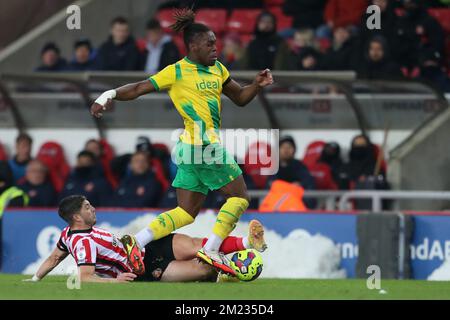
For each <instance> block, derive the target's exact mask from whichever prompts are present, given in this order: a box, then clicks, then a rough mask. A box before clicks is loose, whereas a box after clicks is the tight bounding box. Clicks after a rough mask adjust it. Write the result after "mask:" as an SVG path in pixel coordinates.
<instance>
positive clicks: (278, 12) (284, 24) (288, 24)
mask: <svg viewBox="0 0 450 320" xmlns="http://www.w3.org/2000/svg"><path fill="white" fill-rule="evenodd" d="M269 11H270V12H271V13H272V14H273V15H274V16H275V17H276V18H277V31H282V30H286V29H290V28H292V21H293V20H294V19H293V18H292V17H290V16H287V15H285V14H284V13H283V10H282V9H281V7H272V8H269Z"/></svg>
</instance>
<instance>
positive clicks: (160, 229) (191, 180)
mask: <svg viewBox="0 0 450 320" xmlns="http://www.w3.org/2000/svg"><path fill="white" fill-rule="evenodd" d="M194 17H195V14H194V12H193V11H192V10H190V9H181V10H179V11H176V12H175V14H174V18H175V21H176V22H175V23H174V24H173V25H172V29H173V30H174V31H176V32H183V39H184V44H185V45H186V48H187V52H188V53H187V56H186V57H185V58H183V59H181V60H180V61H178V62H176V63H175V64H172V65H169V66H167V67H166V68H165V69H163V70H161V71H160V72H159V73H157V74H155V75H153V76H151V77H149V78H148V79H146V80H144V81H141V82H137V83H131V84H127V85H124V86H122V87H120V88H117V89H115V90H109V91H106V92H104V93H103V94H102V95H101V96H100V97H99V98H98V99H97V100H96V101H95V103H94V104H93V105H92V107H91V113H92V115H94V116H96V117H101V116H102V112H103V111H106V110H108V109H109V108H110V106H111V101H112V99H115V100H120V101H124V100H133V99H136V98H137V97H139V96H142V95H144V94H147V93H150V92H155V91H167V92H168V94H169V96H170V98H171V100H172V102H173V104H174V105H175V107H176V109H177V110H178V112H179V113H180V115H181V117H182V118H183V121H184V126H185V130H184V132H183V134H182V135H181V136H180V140H179V142H178V143H177V146H176V158H177V166H178V170H177V175H176V177H175V179H174V181H173V183H172V185H173V186H174V187H175V188H176V192H177V201H178V207H176V208H175V209H172V210H170V211H167V212H164V213H161V214H160V215H159V216H158V217H157V218H156V219H154V220H153V221H152V222H151V223H150V225H149V226H148V227H147V228H145V229H143V230H141V231H140V232H139V233H138V234H136V237H135V238H134V237H128V238H129V244H128V246H127V247H128V249H127V251H128V255H129V259H130V260H131V262H132V263H135V264H136V265H139V261H140V256H139V250H137V247H140V248H143V247H144V246H145V245H146V244H147V243H149V242H151V241H153V240H158V239H160V238H162V237H165V236H167V235H169V234H170V233H171V232H173V231H175V230H176V229H178V228H181V227H183V226H185V225H188V224H190V223H192V222H193V221H194V219H195V217H196V216H197V214H198V213H199V211H200V208H201V207H202V204H203V202H204V200H205V198H206V195H207V194H208V190H220V191H221V192H222V193H223V194H224V195H225V196H226V199H227V200H226V202H225V204H224V205H223V206H222V207H221V208H220V211H219V213H218V215H217V220H216V223H215V225H214V227H213V230H212V234H211V235H210V236H209V237H208V241H207V242H206V244H205V245H204V247H203V248H202V249H201V250H200V251H199V252H198V253H197V256H198V258H199V259H201V260H203V261H204V262H206V263H208V264H211V265H213V266H215V267H217V268H218V269H221V270H222V271H224V272H226V273H229V274H234V271H233V270H232V269H231V268H229V261H228V259H227V258H226V257H225V256H224V255H223V254H222V253H221V252H219V248H220V245H221V243H222V241H223V239H225V238H226V237H227V236H228V235H229V234H230V233H231V231H232V230H233V229H234V228H235V226H236V223H237V222H238V220H239V218H240V216H241V215H242V213H243V212H244V211H245V210H246V209H247V207H248V205H249V195H248V193H247V188H246V185H245V182H244V179H243V177H242V171H241V170H240V168H239V166H238V165H237V164H236V162H235V161H234V159H233V157H231V156H230V155H229V154H227V152H226V151H225V149H224V148H223V147H222V146H221V144H220V137H219V129H220V125H221V117H220V111H221V97H220V96H221V93H224V94H225V95H226V96H227V97H228V98H230V99H231V100H232V101H233V102H234V103H235V104H237V105H238V106H241V107H243V106H245V105H246V104H248V103H249V102H250V101H251V100H252V99H253V98H254V97H255V96H256V95H257V93H258V92H259V91H260V90H261V88H263V87H265V86H268V85H270V84H272V83H273V78H272V74H271V72H270V70H269V69H266V70H263V71H261V72H259V73H258V74H257V75H256V77H255V79H254V81H253V83H252V84H250V85H247V86H244V87H242V86H241V85H240V84H238V83H237V82H236V81H234V80H233V79H232V78H231V77H230V74H229V72H228V70H227V69H226V68H225V66H224V65H223V64H221V63H220V62H219V61H218V60H217V49H216V36H215V35H214V33H213V32H212V31H211V30H210V29H209V28H208V27H207V26H205V25H203V24H199V23H194ZM250 227H251V226H250ZM255 227H257V226H255ZM256 233H257V232H256ZM254 241H255V242H256V243H253V244H252V246H253V247H254V248H256V249H258V250H260V251H263V250H264V249H265V248H266V244H265V242H264V238H263V236H262V233H261V237H260V238H259V239H258V238H257V237H256V238H255V240H254ZM136 242H137V245H138V246H137V245H136Z"/></svg>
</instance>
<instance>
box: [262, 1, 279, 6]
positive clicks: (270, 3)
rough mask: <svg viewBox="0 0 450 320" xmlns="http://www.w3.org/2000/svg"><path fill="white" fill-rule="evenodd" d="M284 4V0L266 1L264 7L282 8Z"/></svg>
mask: <svg viewBox="0 0 450 320" xmlns="http://www.w3.org/2000/svg"><path fill="white" fill-rule="evenodd" d="M283 4H284V0H264V5H265V6H266V7H276V6H282V5H283Z"/></svg>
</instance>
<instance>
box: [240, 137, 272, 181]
mask: <svg viewBox="0 0 450 320" xmlns="http://www.w3.org/2000/svg"><path fill="white" fill-rule="evenodd" d="M271 154H272V147H271V146H270V144H267V143H265V142H254V143H252V144H251V145H250V146H249V148H248V150H247V153H246V154H245V163H244V172H245V173H246V174H248V175H249V176H250V177H251V178H252V180H253V182H254V183H255V186H256V187H257V188H258V189H263V188H264V187H265V186H266V182H267V176H266V175H261V174H260V172H261V168H266V167H269V166H270V164H269V165H267V164H263V163H261V158H262V159H264V157H266V156H269V157H270V155H271Z"/></svg>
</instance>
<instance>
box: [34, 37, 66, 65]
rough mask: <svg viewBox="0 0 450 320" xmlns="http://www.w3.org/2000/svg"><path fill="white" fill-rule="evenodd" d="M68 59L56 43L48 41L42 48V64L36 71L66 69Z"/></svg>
mask: <svg viewBox="0 0 450 320" xmlns="http://www.w3.org/2000/svg"><path fill="white" fill-rule="evenodd" d="M65 70H67V61H66V60H65V59H64V58H62V57H61V55H60V50H59V48H58V47H57V46H56V44H55V43H53V42H49V43H46V44H45V45H44V46H43V47H42V50H41V65H40V66H39V67H37V68H36V69H35V71H65Z"/></svg>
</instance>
